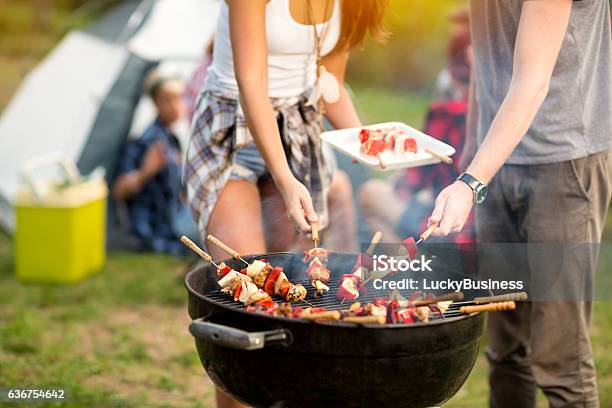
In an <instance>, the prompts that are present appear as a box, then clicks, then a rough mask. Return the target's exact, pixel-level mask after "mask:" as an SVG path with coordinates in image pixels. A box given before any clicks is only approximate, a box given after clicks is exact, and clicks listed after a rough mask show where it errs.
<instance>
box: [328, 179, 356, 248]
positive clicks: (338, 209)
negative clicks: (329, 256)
mask: <svg viewBox="0 0 612 408" xmlns="http://www.w3.org/2000/svg"><path fill="white" fill-rule="evenodd" d="M327 197H328V202H329V225H328V227H327V230H326V231H325V234H324V236H325V247H326V248H327V249H329V250H330V251H334V252H354V251H356V250H357V228H356V227H357V224H356V223H357V219H356V218H355V204H354V203H353V189H352V187H351V180H350V179H349V178H348V176H347V175H346V173H345V172H343V171H337V172H336V173H335V174H334V178H333V180H332V183H331V186H330V189H329V193H328V196H327Z"/></svg>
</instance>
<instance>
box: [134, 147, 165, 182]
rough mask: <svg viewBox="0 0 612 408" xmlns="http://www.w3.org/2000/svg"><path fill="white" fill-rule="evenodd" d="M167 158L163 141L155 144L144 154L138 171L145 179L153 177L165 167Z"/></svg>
mask: <svg viewBox="0 0 612 408" xmlns="http://www.w3.org/2000/svg"><path fill="white" fill-rule="evenodd" d="M167 161H168V158H167V156H166V145H165V143H164V142H163V141H161V140H160V141H159V142H157V143H155V144H154V145H153V146H151V147H149V150H147V153H146V154H145V157H144V160H143V161H142V166H141V167H140V170H141V172H142V174H143V176H144V178H145V179H149V178H151V177H153V176H155V175H156V174H157V173H159V172H160V171H161V169H163V168H164V166H165V165H166V162H167Z"/></svg>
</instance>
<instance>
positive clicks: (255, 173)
mask: <svg viewBox="0 0 612 408" xmlns="http://www.w3.org/2000/svg"><path fill="white" fill-rule="evenodd" d="M262 178H264V179H271V178H272V176H271V175H270V172H269V171H268V168H267V167H266V162H265V161H264V159H263V157H261V154H260V153H259V150H258V149H257V146H256V145H255V143H251V144H250V145H248V146H245V147H242V148H240V149H238V150H236V152H235V153H234V164H233V165H232V172H231V173H230V176H229V179H230V180H247V181H250V182H252V183H257V182H258V181H259V180H260V179H262Z"/></svg>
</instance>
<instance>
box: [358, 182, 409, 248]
mask: <svg viewBox="0 0 612 408" xmlns="http://www.w3.org/2000/svg"><path fill="white" fill-rule="evenodd" d="M358 196H359V204H360V205H361V208H362V209H363V213H364V215H365V219H366V222H367V223H368V225H369V226H370V228H371V229H372V230H374V231H380V232H382V234H383V235H382V239H383V242H401V239H400V237H399V236H398V235H397V233H396V232H395V227H396V226H397V224H398V223H399V222H400V221H401V220H400V218H401V216H402V214H403V212H404V210H405V208H406V204H405V203H404V202H402V200H400V199H399V198H398V196H397V195H396V194H395V192H394V191H393V184H392V183H391V182H390V181H388V180H380V179H375V180H370V181H368V182H367V183H365V184H364V185H363V186H362V187H361V189H360V190H359V194H358Z"/></svg>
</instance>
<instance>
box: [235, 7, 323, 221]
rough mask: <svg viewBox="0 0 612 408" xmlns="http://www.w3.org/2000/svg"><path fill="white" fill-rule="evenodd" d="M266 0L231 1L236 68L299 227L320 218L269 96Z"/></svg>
mask: <svg viewBox="0 0 612 408" xmlns="http://www.w3.org/2000/svg"><path fill="white" fill-rule="evenodd" d="M266 3H267V0H248V1H244V0H228V5H229V23H230V36H231V40H232V52H233V57H234V70H235V74H236V80H237V81H238V87H239V88H240V101H241V105H242V108H243V110H244V114H245V117H246V121H247V124H248V126H249V130H250V131H251V134H252V135H253V139H254V140H255V144H256V145H257V148H258V149H259V151H260V152H261V155H262V157H263V159H264V160H265V162H266V165H267V167H268V170H269V171H270V174H271V175H272V178H273V179H274V182H275V184H276V186H277V187H278V188H279V190H280V192H281V194H282V196H283V199H284V200H285V204H286V206H287V211H288V212H289V215H290V216H291V218H292V219H293V220H294V222H296V224H297V225H298V227H299V228H300V229H301V230H303V231H310V224H309V222H308V221H311V222H314V221H316V220H317V214H316V213H315V211H314V209H313V206H312V199H311V198H310V194H309V193H308V190H307V189H306V187H304V185H302V184H301V183H300V182H299V181H297V179H296V178H295V177H294V176H293V174H292V173H291V170H290V168H289V164H288V162H287V158H286V156H285V151H284V150H283V145H282V142H281V138H280V133H279V130H278V125H277V123H276V115H275V113H274V110H273V108H272V104H271V103H270V99H269V96H268V46H267V41H266V29H265V27H266V26H265V22H266Z"/></svg>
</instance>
